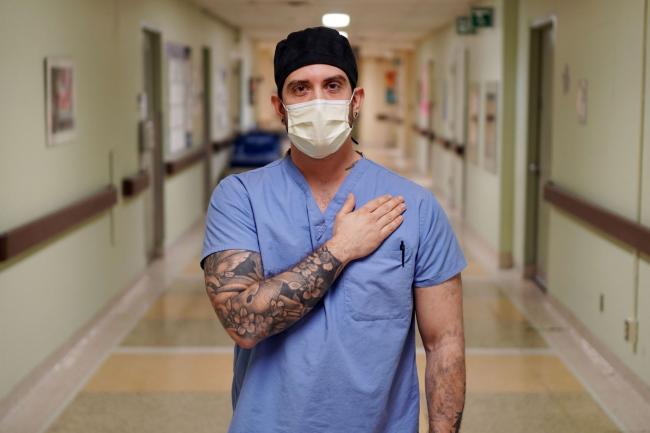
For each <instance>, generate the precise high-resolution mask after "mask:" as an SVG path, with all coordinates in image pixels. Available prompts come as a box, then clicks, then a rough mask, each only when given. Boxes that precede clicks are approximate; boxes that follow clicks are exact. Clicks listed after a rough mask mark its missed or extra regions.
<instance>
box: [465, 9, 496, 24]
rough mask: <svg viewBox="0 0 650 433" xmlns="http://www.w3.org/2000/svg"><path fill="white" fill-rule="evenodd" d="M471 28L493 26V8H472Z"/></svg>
mask: <svg viewBox="0 0 650 433" xmlns="http://www.w3.org/2000/svg"><path fill="white" fill-rule="evenodd" d="M470 17H471V19H472V26H473V27H474V28H475V29H478V28H481V27H492V26H494V8H493V7H489V6H474V7H472V12H471V14H470Z"/></svg>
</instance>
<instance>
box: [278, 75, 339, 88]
mask: <svg viewBox="0 0 650 433" xmlns="http://www.w3.org/2000/svg"><path fill="white" fill-rule="evenodd" d="M330 81H341V82H345V77H344V76H343V75H340V74H338V75H333V76H331V77H327V78H325V79H324V80H323V82H325V83H327V82H330ZM310 84H311V83H310V82H309V80H293V81H289V83H287V88H291V87H295V86H298V85H302V86H308V85H310Z"/></svg>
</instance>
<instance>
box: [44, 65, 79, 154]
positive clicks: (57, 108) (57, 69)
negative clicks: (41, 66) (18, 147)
mask: <svg viewBox="0 0 650 433" xmlns="http://www.w3.org/2000/svg"><path fill="white" fill-rule="evenodd" d="M75 96H76V95H75V76H74V64H73V62H72V60H71V59H68V58H63V57H47V58H46V59H45V106H46V109H45V112H46V116H47V119H46V125H47V131H46V135H47V144H48V145H50V146H51V145H55V144H60V143H63V142H66V141H69V140H71V139H72V138H74V136H75V131H76V127H77V119H76V116H75V110H76V102H75Z"/></svg>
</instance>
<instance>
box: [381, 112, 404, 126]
mask: <svg viewBox="0 0 650 433" xmlns="http://www.w3.org/2000/svg"><path fill="white" fill-rule="evenodd" d="M375 119H377V120H379V121H380V122H393V123H397V124H398V125H401V124H402V123H404V119H403V118H401V117H399V116H395V115H393V114H386V113H378V114H377V115H376V116H375Z"/></svg>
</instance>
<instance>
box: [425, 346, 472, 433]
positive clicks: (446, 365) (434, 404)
mask: <svg viewBox="0 0 650 433" xmlns="http://www.w3.org/2000/svg"><path fill="white" fill-rule="evenodd" d="M448 339H449V341H448V342H446V343H445V342H443V343H442V344H441V345H440V346H439V348H438V349H437V350H435V351H434V352H431V353H427V364H426V370H425V387H426V395H427V406H428V408H429V433H458V432H459V431H460V424H461V420H462V418H463V408H464V406H465V355H464V349H463V345H464V343H463V339H462V337H461V338H454V337H453V336H449V337H448Z"/></svg>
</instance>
